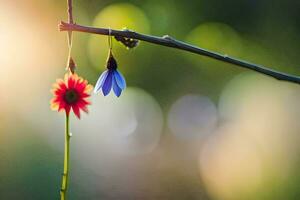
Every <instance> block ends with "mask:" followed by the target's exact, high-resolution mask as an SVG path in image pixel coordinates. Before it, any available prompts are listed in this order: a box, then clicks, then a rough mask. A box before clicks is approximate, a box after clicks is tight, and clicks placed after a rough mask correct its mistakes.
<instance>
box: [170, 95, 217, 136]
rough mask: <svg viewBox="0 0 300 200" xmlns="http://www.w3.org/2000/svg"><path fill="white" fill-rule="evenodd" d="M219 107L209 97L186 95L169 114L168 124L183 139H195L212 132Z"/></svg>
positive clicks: (175, 104) (174, 105) (173, 106)
mask: <svg viewBox="0 0 300 200" xmlns="http://www.w3.org/2000/svg"><path fill="white" fill-rule="evenodd" d="M217 119H218V116H217V109H216V106H215V105H214V103H213V102H212V101H211V100H210V99H209V98H207V97H204V96H200V95H185V96H183V97H181V98H180V99H178V100H177V101H176V102H175V103H174V104H173V105H172V107H171V109H170V111H169V114H168V126H169V128H170V129H171V131H172V133H173V134H174V135H175V136H176V137H178V138H181V139H194V138H198V137H201V136H203V135H207V134H209V133H211V132H212V131H213V130H214V128H215V126H216V124H217Z"/></svg>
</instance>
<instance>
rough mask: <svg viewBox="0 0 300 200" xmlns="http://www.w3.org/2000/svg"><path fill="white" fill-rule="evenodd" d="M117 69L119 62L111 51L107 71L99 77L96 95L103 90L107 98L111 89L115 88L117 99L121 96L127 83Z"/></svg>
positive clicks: (95, 90)
mask: <svg viewBox="0 0 300 200" xmlns="http://www.w3.org/2000/svg"><path fill="white" fill-rule="evenodd" d="M117 67H118V64H117V61H116V59H115V58H114V57H113V55H112V53H111V51H110V53H109V57H108V59H107V62H106V68H107V70H105V71H104V72H103V73H102V74H101V76H100V77H99V79H98V81H97V83H96V86H95V89H94V93H98V92H100V90H101V89H102V92H103V94H104V96H106V95H108V94H109V93H110V91H111V88H113V91H114V93H115V95H116V96H117V97H119V96H120V95H121V93H122V91H123V90H124V89H125V88H126V81H125V78H124V77H123V75H122V74H121V73H120V72H119V71H118V70H117Z"/></svg>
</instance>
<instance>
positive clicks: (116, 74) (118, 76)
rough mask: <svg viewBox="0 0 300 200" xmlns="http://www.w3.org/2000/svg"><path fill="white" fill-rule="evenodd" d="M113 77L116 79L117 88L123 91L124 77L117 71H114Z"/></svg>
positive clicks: (124, 86) (124, 85)
mask: <svg viewBox="0 0 300 200" xmlns="http://www.w3.org/2000/svg"><path fill="white" fill-rule="evenodd" d="M114 77H115V79H116V82H117V84H118V86H119V87H120V88H121V89H122V90H124V89H125V88H126V81H125V78H124V76H123V75H122V74H121V73H120V72H119V71H118V70H115V71H114Z"/></svg>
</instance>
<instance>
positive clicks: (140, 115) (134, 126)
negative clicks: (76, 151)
mask: <svg viewBox="0 0 300 200" xmlns="http://www.w3.org/2000/svg"><path fill="white" fill-rule="evenodd" d="M92 102H93V105H92V106H91V109H90V110H91V111H90V113H89V116H88V119H87V118H85V117H83V119H82V120H81V121H80V122H78V123H76V124H75V126H74V127H75V128H76V132H78V133H73V135H74V136H75V137H80V138H81V139H82V140H85V143H86V144H89V145H90V147H91V149H90V150H89V147H83V148H84V149H82V151H87V152H89V151H93V150H94V149H97V150H95V151H98V152H99V151H101V150H104V151H108V152H111V153H116V154H128V155H130V154H143V153H149V152H151V151H153V150H154V149H155V147H156V146H157V144H158V142H159V140H160V134H161V131H162V124H163V117H162V111H161V109H160V106H159V105H158V103H157V102H156V101H155V99H154V98H153V97H152V96H151V95H149V94H148V93H147V92H145V91H143V90H141V89H137V88H127V89H126V90H125V92H124V93H123V94H122V95H121V97H120V98H117V97H115V96H113V94H110V95H109V96H107V97H103V96H102V95H94V96H93V98H92ZM85 133H88V135H86V134H85Z"/></svg>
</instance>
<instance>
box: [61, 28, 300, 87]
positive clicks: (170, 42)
mask: <svg viewBox="0 0 300 200" xmlns="http://www.w3.org/2000/svg"><path fill="white" fill-rule="evenodd" d="M59 29H60V31H77V32H84V33H92V34H99V35H109V29H107V28H94V27H88V26H81V25H78V24H71V23H65V22H61V23H60V25H59ZM111 35H112V36H115V37H124V38H131V39H137V40H141V41H145V42H149V43H153V44H157V45H162V46H167V47H171V48H176V49H181V50H183V51H188V52H192V53H195V54H199V55H202V56H206V57H210V58H213V59H216V60H220V61H223V62H226V63H231V64H234V65H236V66H239V67H243V68H247V69H250V70H253V71H256V72H259V73H262V74H265V75H268V76H271V77H273V78H276V79H278V80H284V81H288V82H293V83H298V84H300V77H299V76H294V75H289V74H286V73H282V72H279V71H275V70H272V69H270V68H266V67H264V66H261V65H257V64H254V63H250V62H247V61H244V60H240V59H236V58H233V57H230V56H228V55H222V54H219V53H216V52H213V51H209V50H206V49H203V48H200V47H197V46H194V45H190V44H187V43H185V42H182V41H179V40H176V39H174V38H172V37H170V36H168V35H166V36H163V37H157V36H152V35H145V34H141V33H137V32H134V31H130V30H111Z"/></svg>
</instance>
